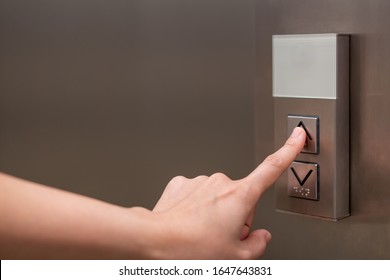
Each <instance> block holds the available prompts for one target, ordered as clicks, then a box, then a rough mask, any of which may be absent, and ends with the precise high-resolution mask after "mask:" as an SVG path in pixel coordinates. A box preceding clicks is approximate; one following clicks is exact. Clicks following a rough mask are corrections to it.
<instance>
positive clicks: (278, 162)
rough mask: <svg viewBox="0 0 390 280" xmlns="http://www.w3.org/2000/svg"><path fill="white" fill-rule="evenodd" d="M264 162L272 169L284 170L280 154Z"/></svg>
mask: <svg viewBox="0 0 390 280" xmlns="http://www.w3.org/2000/svg"><path fill="white" fill-rule="evenodd" d="M264 162H265V163H266V164H268V165H270V166H272V167H276V168H278V169H280V168H283V160H282V159H281V158H280V156H279V155H278V154H276V153H275V154H272V155H269V156H268V157H267V158H266V159H265V160H264Z"/></svg>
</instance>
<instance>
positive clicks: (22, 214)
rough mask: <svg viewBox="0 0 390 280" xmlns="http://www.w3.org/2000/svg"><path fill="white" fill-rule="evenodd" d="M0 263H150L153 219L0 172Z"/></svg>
mask: <svg viewBox="0 0 390 280" xmlns="http://www.w3.org/2000/svg"><path fill="white" fill-rule="evenodd" d="M0 193H1V196H0V258H1V259H14V258H27V259H30V258H43V259H47V258H57V259H58V258H59V259H68V258H69V259H73V258H75V259H84V258H86V259H96V258H103V259H107V258H115V259H118V258H149V257H151V256H152V247H151V244H150V242H151V239H150V238H149V237H148V236H147V234H148V232H149V233H150V232H151V230H148V227H150V224H151V223H150V222H148V220H149V219H150V218H151V216H152V215H150V214H149V213H148V211H147V210H142V209H136V208H133V209H127V208H123V207H119V206H116V205H112V204H109V203H105V202H102V201H99V200H95V199H92V198H88V197H84V196H81V195H77V194H73V193H69V192H65V191H61V190H58V189H54V188H50V187H46V186H42V185H39V184H35V183H32V182H28V181H24V180H20V179H17V178H14V177H11V176H7V175H4V174H1V173H0Z"/></svg>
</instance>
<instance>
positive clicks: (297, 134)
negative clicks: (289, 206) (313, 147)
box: [244, 127, 306, 198]
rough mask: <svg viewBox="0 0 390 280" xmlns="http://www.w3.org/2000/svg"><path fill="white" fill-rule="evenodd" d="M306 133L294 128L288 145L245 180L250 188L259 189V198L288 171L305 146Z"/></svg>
mask: <svg viewBox="0 0 390 280" xmlns="http://www.w3.org/2000/svg"><path fill="white" fill-rule="evenodd" d="M305 140H306V133H305V131H304V130H303V129H302V128H301V127H296V128H294V130H293V132H292V133H291V135H290V137H289V138H288V139H287V141H286V143H285V144H284V146H283V147H282V148H280V149H279V150H278V151H276V152H275V153H273V154H272V155H269V156H268V157H267V158H266V159H265V160H264V161H263V162H262V163H261V164H260V165H259V166H258V167H257V168H256V169H255V170H254V171H253V172H252V173H251V174H249V175H248V176H247V177H246V178H245V179H244V180H246V181H247V183H248V185H249V187H251V188H257V190H258V191H257V193H258V197H260V195H261V194H262V193H263V192H264V191H266V190H267V189H268V188H269V187H270V186H271V185H272V184H273V183H274V182H275V181H276V180H277V179H278V178H279V176H280V175H282V173H283V172H284V170H286V169H287V168H288V167H289V166H290V164H291V163H292V162H293V160H294V159H295V158H296V157H297V155H298V154H299V153H300V152H301V151H302V148H303V146H304V144H305ZM258 197H257V198H258Z"/></svg>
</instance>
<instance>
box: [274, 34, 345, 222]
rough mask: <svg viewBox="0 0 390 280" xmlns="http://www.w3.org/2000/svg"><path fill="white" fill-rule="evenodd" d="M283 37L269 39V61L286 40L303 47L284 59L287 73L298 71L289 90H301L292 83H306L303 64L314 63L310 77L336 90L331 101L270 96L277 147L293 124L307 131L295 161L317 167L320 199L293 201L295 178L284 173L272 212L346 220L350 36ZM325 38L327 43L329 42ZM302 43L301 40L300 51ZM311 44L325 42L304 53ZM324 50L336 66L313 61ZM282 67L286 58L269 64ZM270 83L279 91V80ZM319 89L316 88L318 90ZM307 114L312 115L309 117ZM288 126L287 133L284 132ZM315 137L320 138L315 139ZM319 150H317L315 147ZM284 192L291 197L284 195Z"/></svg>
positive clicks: (313, 88) (275, 78) (280, 80)
mask: <svg viewBox="0 0 390 280" xmlns="http://www.w3.org/2000/svg"><path fill="white" fill-rule="evenodd" d="M286 38H287V39H285V36H283V35H282V36H274V37H273V42H274V43H273V47H274V54H273V58H274V59H276V58H278V57H279V56H282V54H281V53H280V50H278V49H276V50H275V46H278V45H280V44H282V45H283V44H286V42H285V41H286V40H287V42H289V41H290V40H293V41H294V46H295V49H300V48H301V49H302V50H301V52H298V55H297V54H296V52H292V53H291V56H293V57H292V58H290V59H289V60H288V63H289V69H290V72H294V71H295V70H296V71H297V72H298V73H295V75H296V76H297V77H299V79H298V81H294V82H293V84H292V86H295V87H297V88H302V89H304V86H300V85H294V83H305V82H306V80H305V79H304V77H305V75H306V74H307V73H306V69H304V67H302V65H312V68H313V69H315V70H313V71H315V72H314V73H311V77H312V78H313V79H315V80H321V78H322V76H323V75H325V76H326V77H328V78H327V80H330V81H333V80H334V81H336V86H335V87H334V89H333V90H334V92H333V97H332V98H331V99H327V98H323V97H318V96H316V94H317V92H312V91H310V92H308V93H306V92H299V93H301V95H309V94H311V95H313V96H316V98H314V97H313V98H302V97H300V96H295V97H285V96H284V97H279V96H277V95H275V94H273V96H274V98H275V102H274V106H275V109H274V116H275V140H276V141H277V144H276V146H277V147H279V146H280V145H281V142H283V141H284V139H285V138H286V137H288V135H289V133H290V132H291V131H292V129H293V128H294V127H295V126H303V127H304V129H305V130H306V132H307V145H306V147H305V148H304V149H303V153H301V154H300V155H298V157H297V160H298V161H306V162H314V163H317V164H319V165H320V166H321V176H319V179H318V182H319V185H320V191H321V196H320V197H318V201H317V196H314V197H313V198H314V199H312V201H308V200H302V199H297V198H296V197H297V196H298V197H299V196H300V194H299V193H296V195H295V196H292V195H291V194H294V191H291V186H290V183H291V181H292V179H293V176H292V175H291V172H288V174H289V176H288V180H287V181H286V179H285V178H281V179H280V180H279V181H278V182H277V183H276V208H277V209H278V210H282V211H286V212H294V213H300V214H304V215H311V216H317V217H320V218H325V219H331V220H339V219H342V218H345V217H347V216H349V68H348V66H349V37H348V36H347V35H337V34H333V35H326V38H327V40H326V41H325V43H324V42H323V41H322V40H320V41H318V38H323V36H320V37H318V36H317V35H312V34H311V35H308V36H305V35H295V36H294V35H293V36H290V35H287V36H286ZM328 38H330V39H331V40H330V42H329V39H328ZM306 40H309V41H310V44H309V45H307V44H306ZM280 42H282V43H280ZM300 42H302V47H301V46H300ZM313 42H314V43H316V44H314V45H321V46H322V45H323V44H324V47H321V48H320V50H319V51H318V50H316V51H315V52H314V54H312V55H311V56H305V55H302V52H303V51H306V50H310V48H312V45H313ZM287 45H288V44H287ZM308 48H309V49H308ZM285 51H288V50H285ZM327 51H329V54H328V56H329V59H332V60H333V62H334V64H333V63H331V66H332V67H328V68H326V69H323V68H321V66H322V64H323V63H324V62H323V61H322V60H319V62H318V61H317V57H319V56H321V55H322V53H323V52H327ZM275 52H276V53H275ZM283 56H286V54H283ZM283 63H284V60H281V61H279V65H276V64H278V63H273V66H274V67H275V66H278V67H283ZM325 64H326V63H325ZM295 67H296V68H297V69H295ZM302 69H303V70H302ZM286 71H287V70H284V72H283V74H284V75H288V74H289V72H288V71H287V72H286ZM285 72H286V73H285ZM276 74H277V73H276ZM301 76H303V77H301ZM273 80H274V81H275V80H277V81H278V83H279V85H280V87H283V85H282V84H283V79H281V78H280V77H274V79H273ZM331 88H332V87H331ZM310 89H311V90H316V89H317V87H316V86H315V85H313V86H311V87H310ZM285 90H287V89H285ZM322 90H323V89H319V92H322ZM322 93H323V92H322ZM333 98H334V99H333ZM322 101H325V102H322ZM320 107H323V108H320ZM310 115H312V116H315V117H310ZM283 118H285V119H287V125H286V121H285V120H281V119H283ZM319 120H320V121H321V123H320V124H319ZM286 127H287V128H288V129H287V132H288V133H287V134H284V131H286ZM319 135H321V138H319V137H318V136H319ZM279 139H281V141H280V140H279ZM318 146H319V147H320V148H317V147H318ZM290 169H291V167H290ZM300 188H302V186H300ZM300 188H298V187H297V190H301V189H300ZM286 190H288V194H289V196H286ZM312 194H313V193H312ZM313 200H315V201H313Z"/></svg>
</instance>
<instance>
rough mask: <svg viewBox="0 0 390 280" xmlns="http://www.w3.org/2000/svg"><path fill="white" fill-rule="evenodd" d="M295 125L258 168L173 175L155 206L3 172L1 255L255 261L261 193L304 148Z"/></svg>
mask: <svg viewBox="0 0 390 280" xmlns="http://www.w3.org/2000/svg"><path fill="white" fill-rule="evenodd" d="M305 139H306V134H305V132H304V130H303V129H302V128H295V129H294V131H293V133H292V135H291V136H290V137H289V139H288V140H287V141H286V143H285V145H284V146H283V147H282V148H281V149H279V150H278V151H277V152H275V153H274V154H272V155H270V156H268V157H267V158H266V159H265V160H264V161H263V162H262V163H261V164H260V165H259V166H258V167H257V168H256V169H255V170H254V171H253V172H252V173H250V174H249V175H248V176H247V177H245V178H243V179H240V180H231V179H229V178H228V177H227V176H226V175H224V174H221V173H216V174H213V175H211V176H198V177H196V178H193V179H188V178H185V177H182V176H178V177H175V178H173V179H172V180H171V181H170V182H169V183H168V185H167V187H166V189H165V191H164V193H163V194H162V196H161V198H160V200H159V201H158V203H157V204H156V206H155V208H154V209H153V210H152V211H150V210H147V209H145V208H141V207H133V208H124V207H120V206H116V205H113V204H109V203H106V202H103V201H99V200H96V199H92V198H89V197H85V196H81V195H77V194H74V193H69V192H66V191H62V190H58V189H55V188H51V187H47V186H43V185H40V184H37V183H32V182H28V181H25V180H22V179H18V178H15V177H12V176H9V175H6V174H1V173H0V193H1V195H0V221H1V223H0V258H1V259H256V258H259V257H261V256H262V255H263V253H264V251H265V249H266V245H267V243H268V242H269V241H270V240H271V234H270V233H269V232H268V231H267V230H264V229H259V230H252V221H253V218H254V209H255V206H256V204H257V202H258V200H259V199H260V197H261V195H262V194H263V193H264V192H265V191H266V190H267V189H268V188H269V187H270V186H271V185H272V184H273V183H274V182H275V181H276V180H277V178H278V177H279V176H280V175H281V174H282V173H283V172H284V170H285V169H286V168H287V167H288V166H289V165H290V164H291V162H292V161H293V160H294V159H295V157H296V156H297V155H298V154H299V152H300V151H301V150H302V148H303V146H304V143H305Z"/></svg>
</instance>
